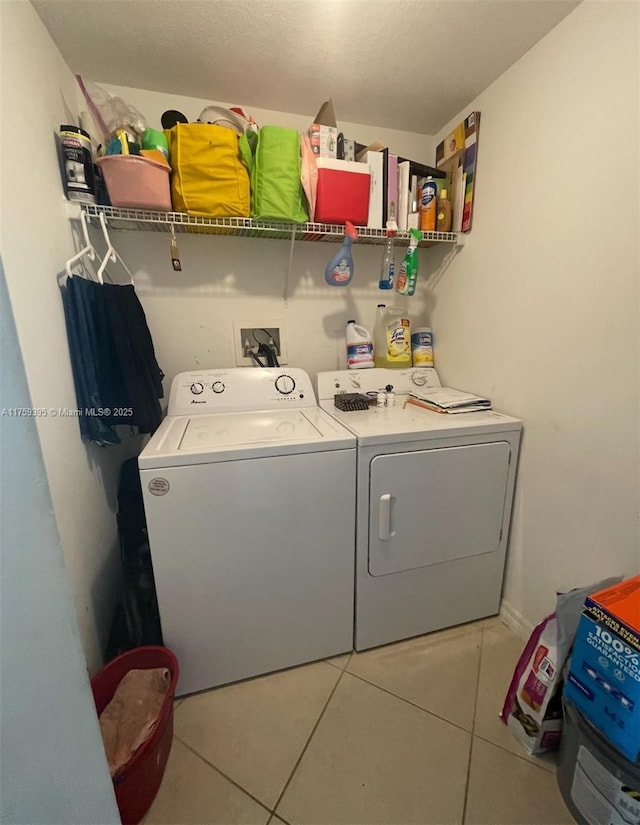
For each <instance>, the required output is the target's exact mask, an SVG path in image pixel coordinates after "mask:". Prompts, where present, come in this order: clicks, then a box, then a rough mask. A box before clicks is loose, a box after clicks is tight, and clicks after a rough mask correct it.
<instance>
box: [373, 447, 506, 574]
mask: <svg viewBox="0 0 640 825" xmlns="http://www.w3.org/2000/svg"><path fill="white" fill-rule="evenodd" d="M510 460H511V446H510V445H509V443H508V442H506V441H497V442H492V443H488V444H469V445H466V446H462V447H443V448H438V449H432V450H419V451H416V452H407V453H390V454H387V455H379V456H376V457H375V458H374V459H373V460H372V462H371V464H370V468H369V473H370V475H369V494H370V498H369V501H370V509H369V573H370V574H371V575H372V576H385V575H388V574H390V573H398V572H400V571H403V570H414V569H416V568H419V567H426V566H428V565H431V564H440V563H441V562H447V561H453V560H455V559H462V558H467V557H469V556H477V555H480V554H482V553H492V552H494V551H496V550H498V548H499V546H500V540H501V536H502V524H503V518H504V509H505V496H506V490H507V474H508V469H509V462H510Z"/></svg>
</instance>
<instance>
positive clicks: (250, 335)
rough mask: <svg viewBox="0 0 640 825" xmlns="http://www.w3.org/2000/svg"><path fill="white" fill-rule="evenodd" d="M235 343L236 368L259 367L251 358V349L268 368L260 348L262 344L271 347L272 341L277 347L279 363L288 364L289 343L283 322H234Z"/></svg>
mask: <svg viewBox="0 0 640 825" xmlns="http://www.w3.org/2000/svg"><path fill="white" fill-rule="evenodd" d="M233 341H234V349H235V355H236V366H238V367H249V366H257V364H256V362H255V360H254V359H253V358H252V357H251V353H250V352H249V349H250V350H251V351H252V352H253V353H254V354H255V355H257V356H258V357H259V358H260V360H261V361H263V362H264V364H265V366H266V365H267V360H266V358H265V357H264V356H261V355H259V353H258V347H259V346H260V344H265V345H266V346H269V342H270V341H273V343H274V345H275V352H276V357H277V359H278V363H279V364H286V363H287V342H286V335H285V329H284V323H283V322H282V321H278V320H270V321H260V322H257V321H255V322H254V321H234V322H233Z"/></svg>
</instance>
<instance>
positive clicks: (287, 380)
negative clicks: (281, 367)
mask: <svg viewBox="0 0 640 825" xmlns="http://www.w3.org/2000/svg"><path fill="white" fill-rule="evenodd" d="M295 388H296V382H295V381H294V380H293V378H292V377H291V376H290V375H279V376H278V377H277V378H276V389H277V390H278V392H279V393H281V394H282V395H291V393H292V392H293V391H294V390H295Z"/></svg>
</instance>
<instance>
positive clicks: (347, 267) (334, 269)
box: [324, 221, 358, 286]
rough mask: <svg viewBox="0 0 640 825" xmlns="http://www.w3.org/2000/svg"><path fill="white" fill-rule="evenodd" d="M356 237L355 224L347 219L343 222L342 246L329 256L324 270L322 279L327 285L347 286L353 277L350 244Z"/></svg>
mask: <svg viewBox="0 0 640 825" xmlns="http://www.w3.org/2000/svg"><path fill="white" fill-rule="evenodd" d="M357 237H358V233H357V232H356V228H355V226H354V225H353V224H352V223H350V222H349V221H347V223H346V224H345V233H344V241H343V242H342V246H341V247H340V249H339V250H338V251H337V252H336V254H335V255H334V256H333V258H331V260H330V261H329V263H328V264H327V268H326V269H325V271H324V279H325V281H326V282H327V283H328V284H329V286H347V285H348V284H350V283H351V279H352V278H353V258H352V257H351V244H352V243H353V242H354V241H355V240H356V238H357Z"/></svg>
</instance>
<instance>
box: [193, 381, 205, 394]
mask: <svg viewBox="0 0 640 825" xmlns="http://www.w3.org/2000/svg"><path fill="white" fill-rule="evenodd" d="M191 392H192V393H193V394H194V395H201V394H202V393H203V392H204V384H201V383H200V382H199V381H197V382H196V383H195V384H192V385H191Z"/></svg>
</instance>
